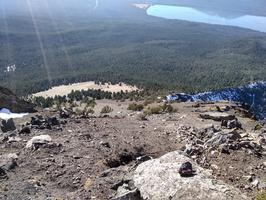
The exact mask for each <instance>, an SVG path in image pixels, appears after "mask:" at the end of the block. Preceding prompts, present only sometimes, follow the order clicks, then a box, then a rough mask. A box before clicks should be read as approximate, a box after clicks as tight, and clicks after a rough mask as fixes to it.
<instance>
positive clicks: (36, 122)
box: [30, 115, 61, 130]
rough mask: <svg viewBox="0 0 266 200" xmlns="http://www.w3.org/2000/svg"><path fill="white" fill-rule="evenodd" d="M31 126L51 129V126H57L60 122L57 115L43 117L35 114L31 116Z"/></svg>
mask: <svg viewBox="0 0 266 200" xmlns="http://www.w3.org/2000/svg"><path fill="white" fill-rule="evenodd" d="M30 124H31V127H32V128H36V129H41V130H44V129H52V127H53V126H59V125H60V124H61V122H60V121H59V120H58V119H57V117H55V116H53V117H47V118H44V117H43V116H41V115H36V116H34V117H31V122H30Z"/></svg>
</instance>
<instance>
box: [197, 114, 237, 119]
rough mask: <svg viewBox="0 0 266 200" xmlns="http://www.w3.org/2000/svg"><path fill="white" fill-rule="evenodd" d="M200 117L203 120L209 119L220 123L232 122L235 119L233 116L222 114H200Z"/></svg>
mask: <svg viewBox="0 0 266 200" xmlns="http://www.w3.org/2000/svg"><path fill="white" fill-rule="evenodd" d="M200 117H201V118H203V119H211V120H214V121H222V120H233V119H235V118H236V117H235V116H234V115H230V114H227V113H222V112H205V113H201V114H200Z"/></svg>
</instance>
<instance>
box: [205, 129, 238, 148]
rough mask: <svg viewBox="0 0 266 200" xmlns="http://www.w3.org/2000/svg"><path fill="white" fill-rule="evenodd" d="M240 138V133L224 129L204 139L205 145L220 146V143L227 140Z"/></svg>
mask: <svg viewBox="0 0 266 200" xmlns="http://www.w3.org/2000/svg"><path fill="white" fill-rule="evenodd" d="M239 138H241V136H240V134H239V133H238V132H237V131H236V130H232V131H231V130H224V131H220V132H217V133H214V134H213V136H212V137H211V138H210V139H209V140H207V141H206V143H205V145H207V146H212V147H213V146H216V147H218V146H220V145H221V144H224V143H227V142H229V140H237V139H239Z"/></svg>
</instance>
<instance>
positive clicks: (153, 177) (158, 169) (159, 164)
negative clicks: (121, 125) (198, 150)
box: [133, 151, 249, 200]
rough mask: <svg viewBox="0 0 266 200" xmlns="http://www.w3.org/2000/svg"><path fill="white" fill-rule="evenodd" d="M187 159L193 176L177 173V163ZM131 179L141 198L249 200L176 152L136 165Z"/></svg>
mask: <svg viewBox="0 0 266 200" xmlns="http://www.w3.org/2000/svg"><path fill="white" fill-rule="evenodd" d="M187 161H189V162H191V163H192V164H193V169H194V170H196V175H195V176H193V177H190V178H184V177H181V176H180V175H179V173H178V170H179V168H180V166H181V164H182V163H184V162H187ZM133 180H134V184H135V186H136V187H137V188H138V190H139V191H140V194H141V197H142V198H143V199H145V200H158V199H160V200H169V199H171V200H206V199H208V200H217V199H219V200H248V199H249V198H248V197H247V196H245V195H244V194H243V193H242V192H240V191H239V190H238V189H236V188H234V187H232V186H229V185H227V184H225V183H224V182H222V181H218V180H215V179H214V177H213V176H212V175H211V174H210V172H208V171H207V170H205V169H203V168H201V167H199V166H198V165H197V164H196V163H194V162H193V161H192V160H191V159H190V158H188V157H186V156H184V155H182V154H181V153H180V152H177V151H175V152H171V153H168V154H166V155H164V156H162V157H160V158H158V159H153V160H149V161H147V162H144V163H142V164H140V165H139V166H138V167H137V169H136V170H135V174H134V177H133Z"/></svg>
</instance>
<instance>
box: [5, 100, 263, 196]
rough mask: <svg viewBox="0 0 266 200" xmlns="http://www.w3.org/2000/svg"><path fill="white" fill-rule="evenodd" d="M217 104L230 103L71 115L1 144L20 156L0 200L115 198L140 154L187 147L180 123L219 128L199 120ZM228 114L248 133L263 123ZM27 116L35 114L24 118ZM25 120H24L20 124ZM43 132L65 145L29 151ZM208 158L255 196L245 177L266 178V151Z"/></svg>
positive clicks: (211, 164)
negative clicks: (141, 112) (57, 125)
mask: <svg viewBox="0 0 266 200" xmlns="http://www.w3.org/2000/svg"><path fill="white" fill-rule="evenodd" d="M217 105H219V106H225V105H229V103H220V104H204V105H200V106H199V107H198V106H195V104H193V103H179V104H174V105H173V106H174V107H175V108H177V112H176V113H173V114H160V115H151V116H149V117H148V118H147V120H145V121H143V120H140V119H139V116H138V115H139V113H137V112H125V113H124V115H120V116H111V117H110V116H109V117H97V118H90V119H87V118H86V119H83V118H69V119H67V123H66V124H65V125H62V126H61V128H62V129H59V130H58V129H57V128H53V129H52V130H47V129H45V130H36V129H32V132H31V133H30V134H28V135H20V136H19V137H21V139H22V141H20V142H16V143H7V142H3V143H0V151H1V154H7V153H17V154H18V157H19V158H18V161H17V164H18V166H17V167H16V168H15V169H14V170H12V171H10V172H8V177H9V178H8V179H7V180H0V199H7V200H15V199H16V200H17V199H23V200H27V199H53V200H54V199H77V200H78V199H82V200H83V199H97V200H104V199H111V198H112V197H113V196H114V195H115V194H116V189H117V188H118V186H120V185H121V184H122V183H123V182H124V181H126V180H127V176H128V175H129V174H130V173H132V172H133V171H134V169H135V167H136V166H137V164H138V161H137V158H138V157H139V156H144V155H148V156H151V157H153V158H156V157H159V156H162V155H164V154H165V153H167V152H171V151H175V150H178V149H182V147H183V146H184V145H185V143H184V142H182V141H180V140H179V139H178V137H177V134H178V133H177V128H178V127H179V126H181V125H182V126H191V127H197V128H202V127H206V126H208V125H210V124H213V125H214V126H219V125H220V122H215V121H212V120H203V119H201V118H199V113H201V112H203V111H209V110H212V109H215V108H216V106H217ZM118 108H119V107H118ZM116 109H117V108H116ZM123 110H124V109H123ZM116 112H117V110H116ZM228 112H229V113H233V114H236V115H237V116H238V119H239V121H240V122H241V123H242V125H243V128H244V129H245V130H246V131H247V132H251V131H252V130H253V129H254V127H255V125H256V124H257V122H256V121H254V120H252V119H249V118H245V117H241V116H240V114H239V113H238V112H236V110H234V109H231V110H230V111H228ZM41 114H42V115H54V114H56V113H52V112H42V113H41ZM27 120H29V118H25V119H24V121H27ZM24 121H23V120H22V119H19V120H18V121H17V124H19V123H23V122H24ZM43 134H48V135H50V136H51V137H52V139H53V142H54V143H56V144H60V145H55V146H54V147H40V148H39V149H38V150H35V151H32V150H28V149H25V145H26V142H27V141H28V140H30V139H31V138H32V137H33V136H36V135H43ZM205 156H206V162H204V163H203V164H202V166H203V167H205V168H208V169H211V170H212V171H213V174H214V175H215V176H216V177H217V179H221V180H223V181H225V182H226V183H228V184H231V185H234V186H236V187H237V188H240V189H241V190H242V191H243V192H245V193H247V194H248V195H250V196H253V197H254V195H255V194H256V192H257V191H258V189H257V188H253V187H251V186H250V182H249V181H248V180H247V178H246V177H245V176H247V175H251V174H255V175H256V177H257V178H258V179H259V180H260V181H261V182H266V175H265V174H266V173H265V172H266V168H263V167H261V165H262V164H263V162H265V161H266V157H265V155H263V156H261V157H257V156H255V155H254V154H252V153H251V152H249V151H248V150H245V149H240V150H237V151H233V152H231V153H230V154H218V155H205ZM206 163H207V164H208V165H206Z"/></svg>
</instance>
